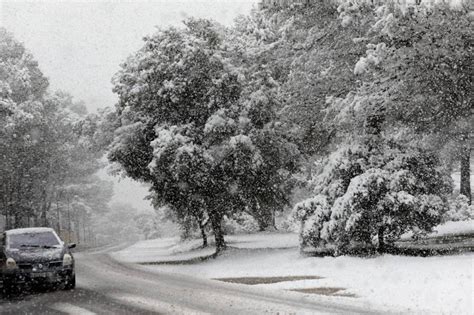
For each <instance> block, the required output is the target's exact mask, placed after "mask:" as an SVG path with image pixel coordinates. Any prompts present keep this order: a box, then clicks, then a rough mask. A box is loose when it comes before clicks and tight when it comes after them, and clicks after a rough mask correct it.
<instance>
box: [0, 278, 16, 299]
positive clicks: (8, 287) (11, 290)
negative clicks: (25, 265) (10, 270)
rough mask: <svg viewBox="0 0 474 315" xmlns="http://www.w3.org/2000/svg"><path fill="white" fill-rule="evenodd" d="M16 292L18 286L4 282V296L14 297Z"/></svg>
mask: <svg viewBox="0 0 474 315" xmlns="http://www.w3.org/2000/svg"><path fill="white" fill-rule="evenodd" d="M16 291H17V290H16V286H15V285H14V284H13V283H12V282H10V281H8V280H7V281H5V280H3V287H2V293H3V295H4V296H12V295H14V294H15V293H16Z"/></svg>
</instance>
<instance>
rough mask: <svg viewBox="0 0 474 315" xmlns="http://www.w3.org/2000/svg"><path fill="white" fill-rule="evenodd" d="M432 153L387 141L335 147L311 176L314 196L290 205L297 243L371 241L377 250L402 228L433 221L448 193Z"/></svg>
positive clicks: (341, 247)
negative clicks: (298, 235) (296, 221)
mask: <svg viewBox="0 0 474 315" xmlns="http://www.w3.org/2000/svg"><path fill="white" fill-rule="evenodd" d="M451 184H452V183H451V179H450V176H449V173H448V172H447V171H446V170H445V169H443V167H442V165H441V163H440V162H439V159H438V158H437V156H436V154H434V153H431V152H427V151H425V150H423V149H419V148H413V147H405V146H400V145H398V144H396V143H395V142H392V141H383V142H382V141H378V144H377V145H376V146H374V145H373V142H372V143H370V144H369V142H363V143H360V144H358V145H347V146H341V148H340V149H339V150H338V151H336V152H335V153H333V154H332V155H331V156H330V157H329V158H328V160H327V164H326V165H325V167H324V169H323V172H322V173H321V174H318V175H316V177H315V183H314V185H315V190H314V194H315V197H313V198H310V199H308V200H305V201H303V202H301V203H299V204H297V205H296V206H295V209H294V215H295V217H296V218H297V219H299V220H300V221H301V222H302V227H301V237H302V243H303V245H312V246H315V247H329V248H336V250H337V251H338V252H339V253H343V252H345V251H347V250H350V249H351V248H352V247H353V246H356V245H358V244H364V245H365V246H367V245H368V246H371V245H376V246H377V248H378V250H379V251H380V252H383V251H385V249H386V244H387V243H389V244H391V243H393V242H394V241H396V240H397V239H398V238H399V237H400V236H401V235H402V234H403V233H405V232H407V231H411V232H414V234H423V233H427V232H430V231H431V228H432V227H434V226H436V225H437V224H439V223H440V222H441V220H442V218H443V215H444V213H445V212H446V211H447V208H448V204H447V198H448V196H449V194H450V192H451Z"/></svg>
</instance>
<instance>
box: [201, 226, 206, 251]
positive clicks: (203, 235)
mask: <svg viewBox="0 0 474 315" xmlns="http://www.w3.org/2000/svg"><path fill="white" fill-rule="evenodd" d="M199 228H200V229H201V237H202V247H203V248H204V247H207V235H206V226H205V225H203V224H201V223H199Z"/></svg>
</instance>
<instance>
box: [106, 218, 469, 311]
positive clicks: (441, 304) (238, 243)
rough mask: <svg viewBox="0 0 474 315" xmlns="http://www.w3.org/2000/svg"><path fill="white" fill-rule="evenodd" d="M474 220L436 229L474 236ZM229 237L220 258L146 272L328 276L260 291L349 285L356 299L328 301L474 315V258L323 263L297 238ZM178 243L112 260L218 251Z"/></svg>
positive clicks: (155, 244)
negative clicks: (302, 251) (302, 249)
mask: <svg viewBox="0 0 474 315" xmlns="http://www.w3.org/2000/svg"><path fill="white" fill-rule="evenodd" d="M472 223H473V222H472V221H471V222H461V223H448V224H445V225H443V226H440V227H438V228H437V230H438V232H439V234H437V235H440V234H451V233H457V232H462V233H464V232H466V231H467V232H473V230H474V227H473V224H472ZM435 235H436V234H435ZM227 240H228V243H229V245H230V246H231V249H230V250H229V251H227V252H226V253H224V254H223V255H222V256H220V257H218V258H217V259H210V260H206V261H204V262H196V263H193V264H164V265H153V266H148V265H147V266H141V268H144V269H146V270H149V271H152V272H161V271H166V272H172V273H180V274H186V275H190V276H198V277H203V278H210V279H214V278H232V277H270V276H271V277H274V276H320V277H322V278H323V279H319V280H299V281H286V282H279V283H273V284H258V285H256V287H262V288H263V287H264V288H269V289H276V290H291V289H302V288H344V289H345V290H344V291H341V293H344V294H347V295H355V297H340V296H338V297H334V296H329V297H327V298H328V299H329V300H334V299H336V300H337V299H345V300H348V299H357V300H358V302H362V303H368V304H370V305H374V306H381V307H383V308H387V307H388V308H390V309H392V310H394V311H401V312H409V313H425V314H433V313H437V314H439V313H443V314H472V313H473V261H474V253H468V254H463V255H454V256H438V257H407V256H392V255H384V256H378V257H373V258H359V257H347V256H343V257H337V258H334V257H324V258H318V257H303V256H301V255H300V253H299V250H298V249H297V244H298V238H297V236H296V235H294V234H278V233H266V234H253V235H237V236H228V237H227ZM176 242H177V239H171V238H168V239H158V240H150V241H143V242H139V243H137V244H135V245H133V246H131V247H129V248H127V249H125V250H122V251H119V252H117V253H114V254H113V256H114V257H115V258H116V259H118V260H122V261H127V262H153V261H168V262H169V261H177V260H187V259H191V258H195V257H198V256H205V255H208V254H211V253H212V249H199V248H198V247H199V244H200V243H199V240H196V241H192V242H187V243H176ZM291 247H293V248H291ZM254 287H255V286H254ZM301 294H304V293H301ZM305 295H306V296H307V297H308V298H315V299H316V298H318V299H320V298H321V297H320V296H314V295H311V294H305Z"/></svg>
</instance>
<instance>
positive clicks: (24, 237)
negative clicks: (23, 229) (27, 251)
mask: <svg viewBox="0 0 474 315" xmlns="http://www.w3.org/2000/svg"><path fill="white" fill-rule="evenodd" d="M58 245H59V240H58V238H57V237H56V235H54V234H53V233H52V232H35V233H24V234H11V235H8V246H9V247H10V248H35V247H41V248H49V247H55V246H58Z"/></svg>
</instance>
